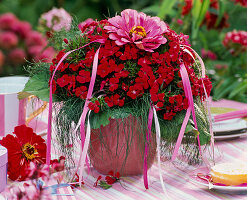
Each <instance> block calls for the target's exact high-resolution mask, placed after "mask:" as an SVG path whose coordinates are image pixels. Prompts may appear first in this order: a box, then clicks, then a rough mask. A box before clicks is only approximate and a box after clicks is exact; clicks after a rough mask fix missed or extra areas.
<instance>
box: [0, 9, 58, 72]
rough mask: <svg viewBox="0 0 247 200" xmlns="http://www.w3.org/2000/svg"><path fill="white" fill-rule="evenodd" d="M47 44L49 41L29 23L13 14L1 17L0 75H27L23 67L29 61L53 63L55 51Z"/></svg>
mask: <svg viewBox="0 0 247 200" xmlns="http://www.w3.org/2000/svg"><path fill="white" fill-rule="evenodd" d="M47 44H48V42H47V39H46V38H45V37H44V36H42V34H41V33H39V32H37V31H33V30H32V29H31V25H30V24H29V23H28V22H26V21H20V20H19V19H18V18H17V17H16V16H15V15H14V14H12V13H5V14H2V15H0V75H1V76H4V75H18V74H23V73H25V71H24V68H23V65H24V64H25V63H26V62H27V61H30V62H33V61H40V60H41V61H44V62H51V60H52V58H53V56H54V54H55V51H54V50H53V48H52V47H49V48H46V46H47ZM35 49H36V50H35ZM37 49H38V50H37Z"/></svg>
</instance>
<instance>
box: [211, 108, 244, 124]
mask: <svg viewBox="0 0 247 200" xmlns="http://www.w3.org/2000/svg"><path fill="white" fill-rule="evenodd" d="M242 117H247V109H244V110H238V111H233V112H228V113H224V114H220V115H216V116H214V122H220V121H224V120H229V119H235V118H242Z"/></svg>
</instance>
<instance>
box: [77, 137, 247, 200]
mask: <svg viewBox="0 0 247 200" xmlns="http://www.w3.org/2000/svg"><path fill="white" fill-rule="evenodd" d="M216 146H217V148H218V149H219V151H220V152H221V154H222V158H221V160H217V162H223V161H226V162H228V161H230V162H231V161H232V162H235V161H239V160H242V161H246V162H247V137H246V138H237V139H234V140H227V141H219V142H217V143H216ZM162 170H163V180H164V182H165V185H166V188H167V191H168V195H169V196H170V199H171V200H198V199H200V200H211V199H212V200H242V199H245V200H247V193H245V194H224V193H221V192H217V191H214V190H209V189H208V188H206V187H202V186H199V185H196V184H195V183H194V182H192V181H190V178H189V176H188V175H186V174H184V172H183V171H182V170H179V169H176V168H168V167H167V166H162ZM97 176H98V174H97V172H96V171H94V170H92V172H91V174H90V175H89V176H88V177H87V179H86V181H85V182H86V183H85V185H84V186H83V187H82V188H80V189H78V190H75V194H76V197H77V199H85V200H92V199H97V200H106V199H119V200H120V199H138V200H142V199H143V200H144V199H148V200H152V199H153V200H154V199H166V197H165V196H164V194H163V191H162V188H161V184H160V180H159V173H158V167H157V164H154V165H153V166H152V168H151V169H150V170H149V172H148V176H149V189H148V190H146V189H145V187H144V185H143V178H142V176H135V177H123V178H121V181H120V183H115V184H114V185H113V187H112V188H110V189H108V190H103V189H102V188H95V187H93V183H94V182H95V180H96V178H97Z"/></svg>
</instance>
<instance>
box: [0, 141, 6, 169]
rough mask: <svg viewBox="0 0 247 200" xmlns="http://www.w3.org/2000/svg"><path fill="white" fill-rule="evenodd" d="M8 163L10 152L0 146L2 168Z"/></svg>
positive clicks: (0, 164)
mask: <svg viewBox="0 0 247 200" xmlns="http://www.w3.org/2000/svg"><path fill="white" fill-rule="evenodd" d="M7 162H8V150H7V149H6V148H5V147H4V146H2V145H0V167H2V166H3V165H6V163H7Z"/></svg>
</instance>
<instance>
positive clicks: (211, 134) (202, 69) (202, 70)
mask: <svg viewBox="0 0 247 200" xmlns="http://www.w3.org/2000/svg"><path fill="white" fill-rule="evenodd" d="M183 47H184V49H183V51H184V52H186V53H188V54H189V55H190V56H191V58H192V59H193V60H194V61H195V63H196V66H197V68H198V69H199V70H200V69H201V70H200V71H201V73H202V78H205V74H206V73H205V72H206V69H205V65H204V63H203V60H202V58H201V57H200V56H199V55H198V54H197V53H196V51H195V50H194V49H192V48H191V47H189V46H186V45H184V46H183ZM188 49H189V50H191V51H193V53H194V54H195V55H196V57H197V59H198V60H199V62H200V66H201V68H200V67H199V66H198V64H197V62H196V60H195V58H194V56H193V55H192V53H191V52H190V51H189V50H188ZM202 85H203V89H204V93H205V97H206V108H207V111H208V115H209V117H208V120H209V132H210V136H211V141H210V146H211V149H212V155H213V158H214V133H213V128H212V127H213V125H212V124H213V123H212V117H211V116H212V115H211V111H210V104H209V102H210V101H209V97H208V94H207V91H206V88H205V84H204V81H203V79H202ZM204 161H205V162H206V163H207V160H204ZM208 166H209V164H208Z"/></svg>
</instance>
